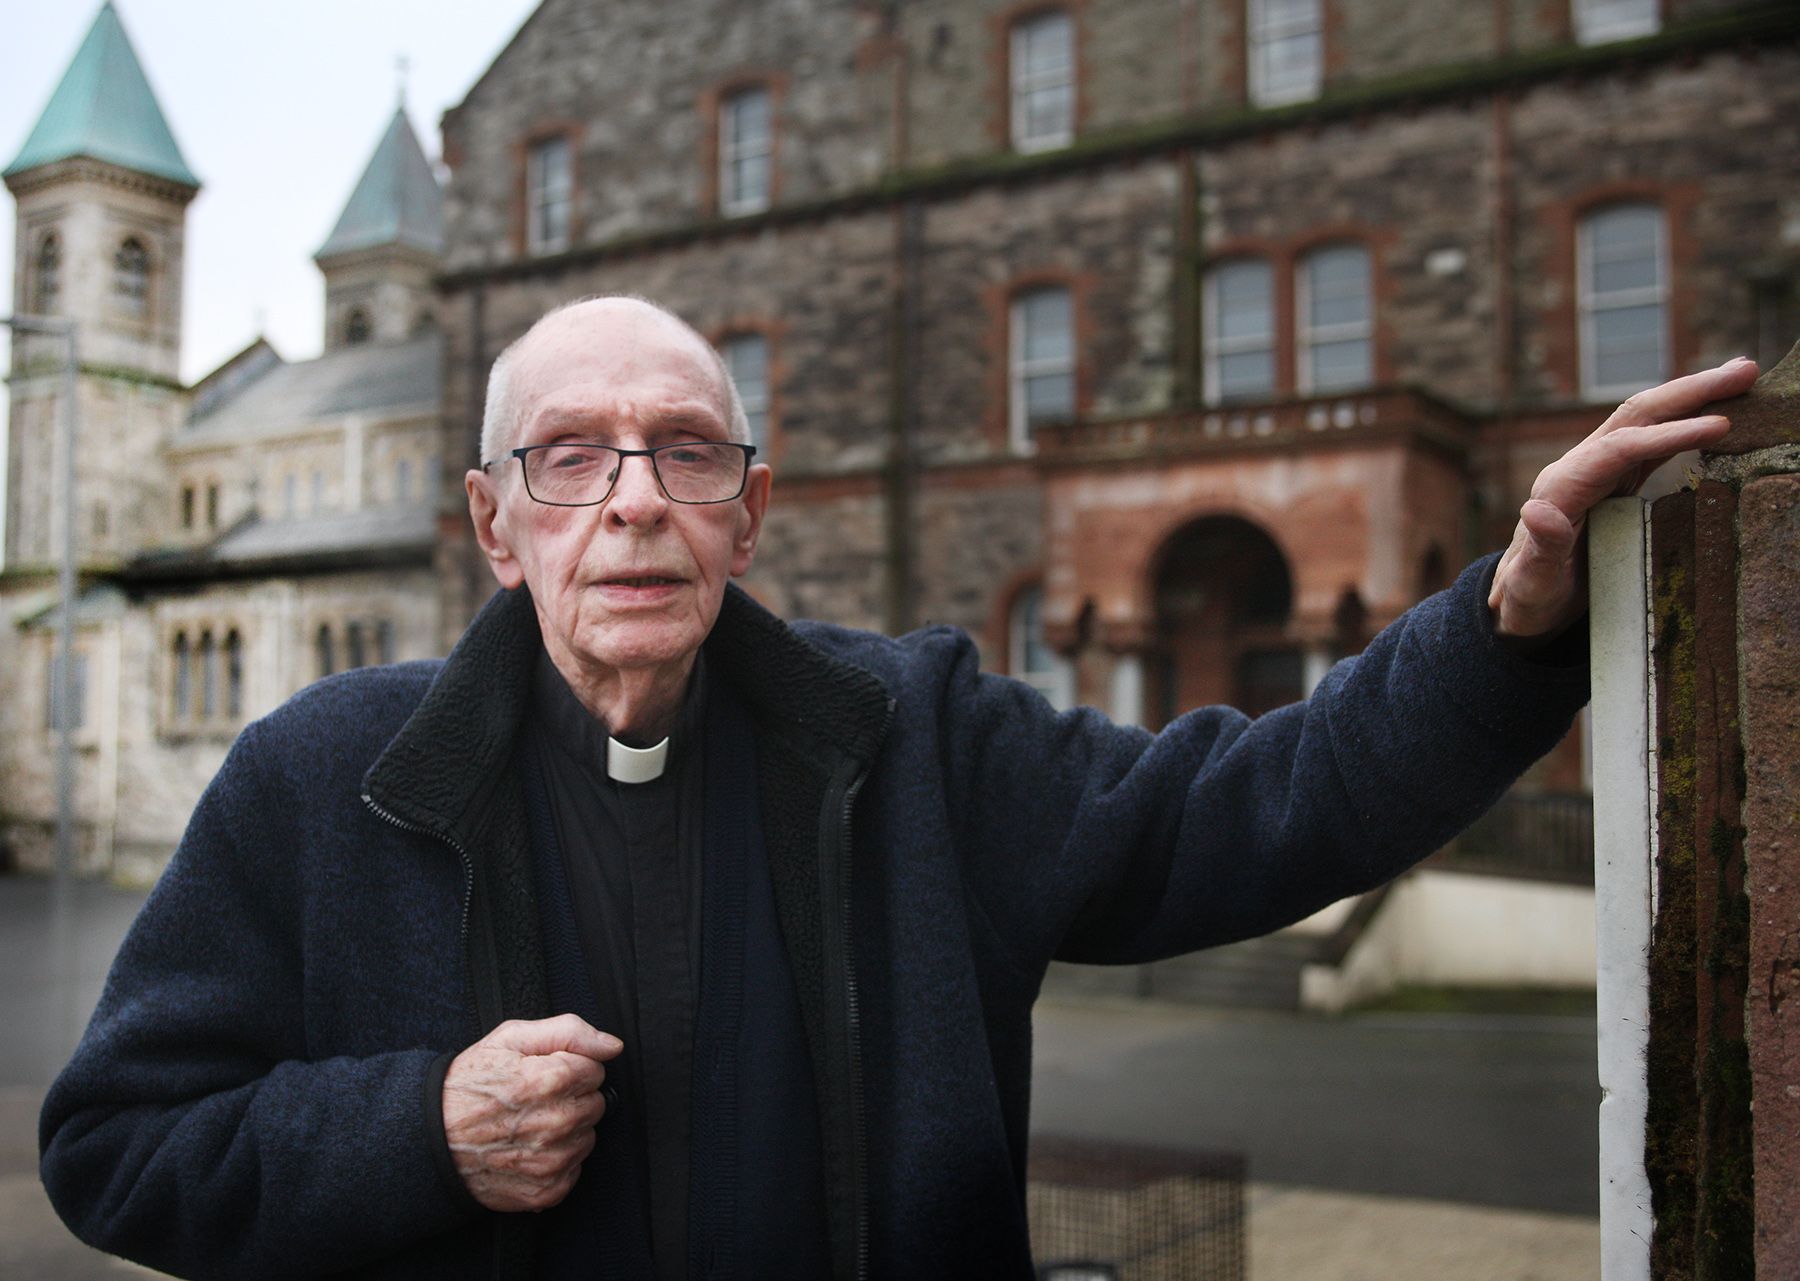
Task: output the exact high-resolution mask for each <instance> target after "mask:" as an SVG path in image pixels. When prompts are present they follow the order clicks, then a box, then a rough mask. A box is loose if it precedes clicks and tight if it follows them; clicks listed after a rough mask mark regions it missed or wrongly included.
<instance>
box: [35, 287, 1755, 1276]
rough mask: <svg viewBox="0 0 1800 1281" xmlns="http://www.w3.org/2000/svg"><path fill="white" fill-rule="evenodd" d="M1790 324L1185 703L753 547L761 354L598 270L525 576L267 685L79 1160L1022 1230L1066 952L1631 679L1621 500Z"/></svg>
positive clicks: (68, 1112)
mask: <svg viewBox="0 0 1800 1281" xmlns="http://www.w3.org/2000/svg"><path fill="white" fill-rule="evenodd" d="M1754 376H1755V368H1754V367H1753V366H1752V365H1750V364H1749V363H1748V362H1734V363H1733V364H1730V365H1727V366H1724V367H1722V368H1720V369H1717V370H1712V371H1708V372H1706V373H1701V374H1696V375H1693V376H1690V377H1687V378H1682V379H1678V380H1676V381H1675V382H1672V383H1669V384H1667V385H1666V386H1664V387H1661V388H1658V389H1657V390H1655V391H1653V392H1649V393H1645V394H1644V395H1642V396H1640V397H1636V398H1634V399H1633V400H1632V401H1631V402H1630V403H1628V404H1627V405H1626V406H1625V407H1623V408H1621V409H1620V410H1619V412H1618V413H1616V414H1614V415H1613V417H1612V418H1610V419H1609V420H1608V421H1607V423H1606V424H1605V425H1604V426H1602V427H1601V428H1600V429H1599V430H1597V431H1596V432H1595V433H1594V434H1593V435H1592V436H1591V437H1589V438H1588V439H1587V440H1586V441H1584V442H1582V443H1581V444H1580V445H1579V446H1577V447H1576V448H1575V449H1574V450H1573V451H1571V452H1570V453H1569V454H1568V455H1567V456H1566V457H1565V458H1563V459H1562V460H1560V461H1559V462H1557V463H1555V464H1554V465H1553V466H1551V467H1549V468H1548V469H1546V470H1545V472H1544V473H1543V475H1542V476H1540V477H1539V479H1538V482H1537V485H1536V487H1535V489H1534V491H1533V498H1532V500H1531V501H1530V502H1528V503H1527V504H1526V505H1525V507H1524V509H1523V511H1522V513H1521V520H1520V524H1519V528H1518V532H1517V534H1516V535H1515V537H1514V540H1513V542H1512V545H1511V546H1510V547H1509V548H1508V549H1507V550H1506V552H1505V554H1504V555H1503V556H1500V557H1498V558H1495V557H1488V558H1485V559H1483V560H1482V561H1479V562H1477V563H1476V564H1475V565H1473V566H1471V567H1470V568H1469V569H1468V570H1466V571H1465V572H1464V573H1463V574H1462V576H1461V577H1460V578H1459V580H1458V581H1457V583H1456V585H1455V586H1453V587H1452V588H1450V589H1449V590H1448V591H1446V592H1443V593H1440V594H1439V595H1437V596H1434V597H1432V598H1431V599H1429V600H1427V601H1425V602H1423V603H1422V604H1420V605H1419V606H1417V607H1415V608H1414V609H1413V610H1411V611H1409V612H1408V613H1407V614H1406V615H1405V616H1403V617H1402V618H1401V619H1399V620H1398V621H1397V622H1395V623H1394V624H1393V625H1392V626H1391V627H1389V628H1387V629H1386V630H1385V631H1383V632H1382V633H1381V635H1379V636H1378V637H1376V638H1375V640H1374V641H1373V642H1371V644H1370V645H1369V647H1368V649H1367V650H1366V651H1365V652H1364V653H1363V654H1362V655H1360V656H1358V657H1356V658H1354V659H1346V660H1345V661H1343V662H1341V663H1339V664H1338V665H1337V666H1336V667H1334V668H1333V669H1332V670H1331V672H1330V673H1329V674H1328V675H1327V676H1326V677H1325V679H1324V680H1323V682H1322V683H1321V684H1320V686H1319V687H1318V689H1317V691H1316V692H1315V693H1314V694H1313V696H1312V697H1311V698H1310V699H1309V700H1307V701H1306V702H1305V703H1302V704H1296V705H1294V706H1290V707H1285V708H1282V709H1280V710H1279V711H1275V712H1272V713H1270V714H1268V715H1266V716H1263V717H1261V718H1259V719H1257V720H1255V721H1250V720H1247V719H1246V718H1244V717H1243V716H1241V715H1239V714H1238V713H1235V712H1233V711H1231V710H1229V709H1221V708H1210V709H1204V710H1201V711H1197V712H1193V713H1190V714H1188V715H1186V716H1183V717H1181V718H1180V719H1178V720H1176V721H1175V722H1174V723H1173V724H1171V725H1170V726H1169V727H1168V728H1167V729H1166V730H1164V731H1163V732H1162V733H1161V734H1159V735H1156V736H1154V737H1153V736H1151V735H1149V734H1147V733H1144V732H1142V731H1141V730H1137V729H1131V728H1121V727H1117V726H1114V725H1111V724H1110V723H1108V722H1107V721H1106V720H1105V719H1104V718H1102V717H1100V716H1098V715H1096V714H1095V713H1094V712H1092V711H1090V710H1076V711H1073V712H1068V713H1064V714H1061V715H1058V714H1056V713H1054V712H1053V711H1052V710H1051V709H1050V708H1049V706H1048V705H1047V704H1046V703H1045V702H1044V701H1043V700H1042V699H1041V698H1039V697H1038V696H1037V695H1036V694H1035V693H1033V692H1032V691H1031V690H1030V689H1028V688H1027V687H1025V686H1023V685H1021V684H1018V683H1015V682H1012V681H1009V680H1005V679H1002V678H997V677H993V676H986V675H982V674H980V673H979V672H978V671H977V666H976V661H975V652H974V648H973V646H972V645H971V644H970V642H969V640H968V638H967V637H966V636H963V635H961V634H960V633H957V632H955V631H952V630H949V629H933V630H927V631H924V632H920V633H917V634H914V635H911V636H908V637H905V638H902V639H899V640H891V639H887V638H883V637H879V636H873V635H868V634H863V633H857V632H852V631H846V630H843V629H839V628H833V627H826V626H819V625H807V624H797V625H793V626H789V625H787V624H784V623H783V622H781V621H779V620H777V619H776V618H774V617H772V616H771V615H769V614H768V613H767V612H765V611H763V610H762V609H760V608H759V607H758V606H757V605H756V604H755V603H753V602H752V601H751V600H750V599H749V597H747V596H745V595H744V594H742V593H741V592H739V591H737V590H736V589H734V588H731V587H729V586H728V580H729V579H730V578H731V577H732V576H734V575H737V574H741V573H743V572H744V571H745V570H746V569H748V568H749V566H750V563H751V559H752V557H753V555H754V553H755V551H756V544H757V536H758V533H759V531H760V530H761V527H762V521H763V517H764V514H765V512H766V510H767V507H768V502H769V485H770V474H769V470H768V468H766V467H764V466H761V465H758V464H755V463H754V462H753V454H754V450H753V449H751V448H750V447H749V445H748V443H747V439H746V437H747V433H746V432H745V428H744V421H743V415H742V411H741V409H740V408H739V407H738V404H737V400H736V396H735V393H734V392H733V390H732V388H731V385H730V380H729V378H728V377H727V375H726V373H725V371H724V369H723V367H722V366H721V363H720V361H719V360H718V358H717V356H716V355H715V354H714V353H713V352H712V350H711V349H710V348H709V347H708V346H707V345H706V344H705V343H704V342H703V341H702V340H701V339H700V338H699V337H698V336H697V335H696V334H695V333H694V332H693V331H692V330H691V329H689V328H688V327H687V326H686V325H684V324H682V323H681V322H680V321H678V320H676V319H675V318H673V317H672V316H670V315H669V314H667V313H665V312H663V311H660V310H658V309H656V308H654V307H652V306H650V305H648V304H645V303H643V302H640V301H635V300H629V299H602V300H594V301H587V302H583V303H580V304H578V305H574V306H571V307H568V308H565V309H562V310H559V311H556V312H554V313H552V314H551V315H550V316H548V317H546V318H545V319H543V320H542V321H540V322H539V323H538V325H537V326H536V327H535V328H533V329H532V330H531V332H530V333H529V334H527V335H526V336H525V338H524V339H522V340H521V341H520V342H519V343H518V344H516V345H515V346H514V347H513V348H511V349H510V350H509V351H508V352H507V353H506V354H505V355H504V356H502V357H501V359H500V361H499V362H497V363H496V366H495V369H494V373H493V378H492V381H491V384H490V394H489V403H488V407H487V408H488V412H487V421H486V423H485V426H484V432H483V444H484V451H483V452H484V462H483V464H482V466H481V468H480V469H479V470H476V471H471V472H470V473H469V475H468V478H467V489H468V497H469V509H470V513H471V515H472V517H473V520H474V524H475V531H476V535H477V537H478V538H479V540H480V544H481V547H482V550H483V551H484V552H485V553H486V556H487V559H488V561H489V564H490V565H491V566H492V568H493V571H494V573H495V575H496V577H497V578H498V579H499V581H500V584H501V586H502V588H503V589H504V590H502V591H501V592H499V593H498V594H497V595H496V596H495V598H494V599H493V600H492V601H491V602H490V603H489V604H488V605H487V607H486V608H485V609H484V610H483V611H482V612H481V614H480V616H479V617H477V618H476V620H475V621H474V623H473V624H472V625H471V626H470V628H469V630H468V632H467V634H466V635H465V636H464V638H463V640H462V641H461V642H460V643H459V644H458V646H457V648H456V650H455V652H454V653H452V654H451V656H450V657H449V659H448V660H446V661H444V662H442V663H410V664H403V665H400V666H398V667H393V668H386V669H380V670H363V671H357V672H352V673H347V674H345V675H342V676H338V677H334V678H332V679H330V680H327V681H323V682H321V683H320V684H318V685H315V686H313V687H311V688H310V689H308V690H306V691H304V692H302V693H301V694H299V695H298V696H296V697H295V698H293V699H292V700H290V701H289V702H288V703H287V704H286V705H285V706H283V707H282V708H281V709H280V710H278V711H277V712H275V713H274V714H272V715H270V716H268V717H266V718H264V719H262V720H260V721H258V722H257V723H255V724H253V725H251V726H250V727H249V728H248V729H246V730H245V731H244V733H243V735H242V736H241V737H240V738H239V740H238V742H237V744H236V745H235V746H234V747H233V749H232V752H231V755H230V757H229V758H228V760H227V761H226V763H225V766H224V767H223V769H222V770H221V771H220V773H219V776H218V777H217V779H215V780H214V782H213V784H212V786H211V787H210V788H209V789H208V791H207V793H206V795H205V797H204V798H203V799H202V801H201V803H200V805H199V807H198V809H197V810H196V812H195V814H194V817H193V821H192V823H191V825H190V827H189V830H188V832H187V834H186V836H185V837H184V838H183V841H182V844H181V848H180V850H179V851H178V852H177V854H176V856H175V858H174V860H173V862H172V863H171V864H170V866H169V869H168V871H167V873H166V874H165V875H164V877H163V878H162V880H161V882H160V883H159V884H158V885H157V887H156V890H155V892H154V893H153V894H152V895H151V897H150V899H149V901H148V902H147V903H146V905H145V907H144V910H143V914H142V916H141V917H140V919H139V920H138V922H137V924H136V926H135V927H134V929H133V930H132V933H131V935H130V937H129V938H128V939H127V941H126V943H125V946H124V947H123V949H122V950H121V952H120V955H119V959H118V962H117V964H116V966H115V968H114V971H113V975H112V977H111V979H110V981H109V983H108V986H107V990H106V995H105V997H104V999H103V1000H102V1002H101V1005H100V1008H99V1010H98V1012H97V1013H96V1015H95V1017H94V1021H93V1024H92V1025H91V1026H90V1028H89V1029H88V1032H87V1035H86V1037H85V1038H84V1040H83V1042H82V1044H81V1046H80V1048H79V1049H78V1051H77V1052H76V1055H75V1058H74V1060H73V1061H72V1062H71V1064H70V1065H69V1067H68V1069H67V1070H66V1071H65V1072H64V1074H63V1075H62V1077H61V1079H60V1080H59V1081H58V1082H57V1084H56V1086H55V1088H54V1089H53V1090H52V1091H51V1094H50V1096H49V1098H48V1100H47V1102H46V1104H45V1109H44V1120H43V1145H44V1158H43V1171H44V1179H45V1183H46V1185H47V1187H48V1188H49V1190H50V1193H51V1196H52V1198H53V1200H54V1202H55V1204H56V1206H57V1208H58V1209H59V1211H60V1212H61V1213H62V1214H63V1215H64V1217H65V1218H66V1219H67V1220H68V1221H69V1223H70V1224H71V1225H72V1226H73V1227H74V1228H75V1229H76V1231H77V1232H78V1233H79V1234H80V1235H82V1236H83V1237H84V1238H86V1239H87V1240H89V1241H91V1242H93V1243H95V1244H97V1245H100V1246H102V1247H104V1248H106V1249H109V1250H114V1251H117V1252H119V1253H121V1254H126V1255H129V1256H131V1257H133V1258H137V1259H141V1260H143V1261H144V1262H146V1263H149V1264H152V1265H153V1266H157V1267H161V1268H165V1269H169V1270H172V1271H175V1272H178V1273H184V1274H191V1275H196V1276H236V1277H275V1276H298V1275H316V1274H319V1273H325V1272H336V1271H340V1270H343V1271H349V1272H352V1273H354V1274H355V1275H359V1276H370V1277H434V1278H442V1277H465V1276H466V1277H527V1276H544V1277H561V1276H577V1275H579V1276H587V1277H593V1276H606V1277H615V1276H616V1277H647V1276H657V1277H685V1276H698V1275H706V1276H733V1275H736V1276H772V1275H780V1276H804V1277H812V1276H825V1275H833V1276H840V1277H862V1276H876V1275H879V1276H921V1277H923V1276H929V1277H949V1276H970V1277H999V1276H1010V1277H1027V1276H1029V1275H1030V1274H1031V1265H1030V1252H1029V1246H1028V1242H1027V1234H1026V1222H1025V1209H1024V1205H1025V1201H1024V1191H1023V1186H1022V1185H1023V1172H1024V1169H1025V1153H1026V1131H1027V1113H1028V1102H1029V1097H1028V1096H1029V1085H1030V1061H1031V1024H1030V1012H1031V1004H1032V1001H1033V999H1034V998H1035V996H1036V994H1037V991H1038V986H1039V983H1040V982H1041V980H1042V978H1043V975H1044V971H1045V967H1046V965H1047V964H1048V963H1049V961H1050V960H1051V959H1052V958H1056V957H1063V958H1068V959H1072V960H1082V961H1105V962H1131V961H1142V960H1148V959H1152V958H1156V957H1164V956H1169V955H1173V954H1175V953H1178V952H1183V951H1187V950H1190V949H1193V948H1198V947H1205V946H1209V945H1212V944H1216V943H1222V942H1226V941H1229V940H1233V939H1239V938H1243V937H1245V936H1247V935H1251V934H1255V933H1258V932H1261V931H1266V930H1270V929H1274V928H1276V927H1278V926H1280V925H1282V924H1284V923H1286V922H1289V921H1292V920H1295V919H1297V918H1299V917H1301V916H1303V915H1305V914H1306V913H1308V912H1310V911H1312V910H1314V909H1316V908H1318V907H1320V906H1321V905H1323V904H1325V903H1327V902H1330V901H1331V900H1333V899H1335V898H1338V897H1340V896H1343V895H1346V894H1351V893H1354V892H1357V891H1359V890H1364V889H1367V888H1369V887H1371V886H1373V885H1375V884H1377V883H1378V882H1380V881H1382V880H1384V879H1386V878H1389V877H1391V876H1393V875H1395V874H1396V873H1398V872H1399V871H1401V870H1402V869H1403V868H1405V867H1406V866H1407V865H1408V864H1409V863H1411V862H1412V861H1413V860H1415V859H1417V858H1419V857H1421V856H1423V855H1424V854H1426V853H1428V852H1429V851H1431V850H1432V849H1434V848H1435V847H1437V846H1438V845H1439V844H1441V843H1442V842H1443V841H1444V840H1445V839H1447V838H1448V837H1449V836H1450V835H1451V834H1452V833H1453V832H1455V831H1456V830H1457V829H1458V828H1459V827H1461V826H1462V825H1464V824H1465V823H1467V822H1468V821H1469V820H1470V819H1472V818H1473V817H1474V816H1475V815H1476V814H1478V813H1479V812H1480V811H1481V810H1482V808H1483V807H1485V806H1486V805H1488V804H1489V803H1491V801H1492V800H1493V799H1494V797H1495V796H1496V795H1498V794H1499V792H1500V791H1501V790H1502V789H1503V788H1504V787H1505V786H1506V784H1507V783H1508V782H1509V781H1510V780H1511V779H1512V778H1513V777H1515V776H1516V775H1517V774H1518V773H1519V772H1520V771H1521V770H1522V769H1523V768H1524V767H1525V766H1526V765H1527V764H1528V763H1529V762H1530V761H1531V760H1533V759H1534V758H1535V757H1537V756H1538V755H1540V754H1541V753H1542V752H1544V751H1545V750H1546V749H1547V748H1549V747H1550V746H1551V745H1552V744H1553V743H1554V742H1556V740H1557V739H1558V738H1559V737H1560V735H1561V734H1562V733H1563V732H1564V730H1565V729H1566V727H1567V725H1568V723H1569V720H1570V718H1571V717H1572V715H1573V714H1574V712H1575V711H1576V709H1577V708H1578V707H1579V706H1580V704H1581V703H1582V702H1583V700H1584V699H1585V697H1586V690H1587V675H1586V667H1585V658H1584V648H1585V643H1584V641H1583V640H1582V629H1581V627H1580V626H1579V619H1580V618H1581V616H1582V614H1583V612H1584V609H1585V599H1584V591H1583V588H1582V585H1581V572H1580V561H1579V558H1578V556H1577V543H1578V531H1579V530H1580V528H1581V525H1582V521H1583V517H1584V514H1585V513H1586V511H1587V510H1588V508H1589V507H1591V506H1592V505H1593V504H1594V503H1595V502H1596V501H1598V500H1599V499H1601V498H1603V497H1605V496H1607V495H1609V494H1612V493H1616V492H1623V491H1625V490H1628V489H1630V488H1632V487H1633V486H1634V485H1635V484H1636V483H1638V481H1639V480H1640V479H1641V478H1642V476H1643V475H1644V474H1646V473H1647V470H1648V469H1649V468H1651V467H1653V466H1654V465H1655V464H1656V463H1657V462H1658V461H1659V460H1662V459H1665V458H1667V457H1669V456H1671V455H1673V454H1675V453H1677V452H1679V451H1681V450H1683V449H1687V448H1690V447H1693V446H1696V445H1699V444H1702V443H1705V442H1707V441H1710V440H1714V439H1716V438H1717V437H1718V436H1719V435H1720V434H1721V433H1722V432H1723V431H1724V430H1725V427H1726V424H1725V422H1724V420H1722V419H1720V418H1717V417H1706V418H1688V417H1687V415H1689V414H1691V413H1692V412H1693V411H1694V410H1695V409H1696V408H1697V407H1698V406H1700V405H1702V404H1704V403H1706V402H1708V401H1711V400H1715V399H1718V398H1721V397H1725V396H1730V395H1733V394H1736V393H1737V392H1740V391H1742V390H1744V389H1745V388H1746V387H1747V386H1748V385H1749V383H1750V381H1751V380H1752V379H1753V378H1754ZM531 1211H538V1212H540V1213H535V1214H534V1213H529V1212H531Z"/></svg>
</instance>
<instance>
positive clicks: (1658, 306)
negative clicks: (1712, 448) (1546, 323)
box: [1580, 205, 1668, 398]
mask: <svg viewBox="0 0 1800 1281" xmlns="http://www.w3.org/2000/svg"><path fill="white" fill-rule="evenodd" d="M1662 260H1663V219H1662V211H1661V210H1660V209H1658V208H1657V207H1656V206H1654V205H1621V206H1618V207H1615V208H1611V209H1604V210H1601V211H1600V212H1598V213H1596V214H1594V215H1592V216H1591V217H1589V218H1588V219H1587V220H1586V221H1585V222H1583V223H1582V227H1581V288H1580V296H1581V307H1582V311H1583V317H1584V323H1583V325H1582V328H1581V336H1582V340H1583V342H1584V343H1585V344H1587V346H1586V348H1585V349H1584V351H1583V353H1582V355H1583V361H1582V377H1583V382H1584V385H1583V391H1584V393H1585V394H1588V395H1591V396H1594V397H1596V398H1606V397H1609V396H1611V395H1612V394H1614V393H1616V392H1618V391H1620V390H1636V389H1638V388H1642V387H1648V386H1653V385H1654V384H1656V383H1659V382H1661V381H1662V380H1663V379H1664V378H1665V377H1666V376H1667V363H1668V362H1667V340H1666V336H1665V335H1666V330H1667V324H1668V317H1667V314H1666V311H1667V304H1666V299H1667V291H1668V281H1667V278H1666V273H1665V271H1664V269H1663V261H1662Z"/></svg>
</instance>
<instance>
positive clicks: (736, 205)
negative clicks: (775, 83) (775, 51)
mask: <svg viewBox="0 0 1800 1281" xmlns="http://www.w3.org/2000/svg"><path fill="white" fill-rule="evenodd" d="M719 112H720V120H719V177H720V192H719V203H720V207H721V208H722V210H723V211H724V212H725V213H728V214H730V213H755V212H757V211H758V210H761V209H765V208H767V207H768V204H769V186H770V184H769V177H770V170H769V156H770V151H771V139H770V129H771V125H772V121H771V118H770V116H771V108H770V102H769V91H768V90H767V89H761V88H757V89H744V90H741V91H740V92H738V93H734V94H732V95H731V96H730V97H729V98H727V99H725V101H724V102H723V103H722V104H721V105H720V108H719Z"/></svg>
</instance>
